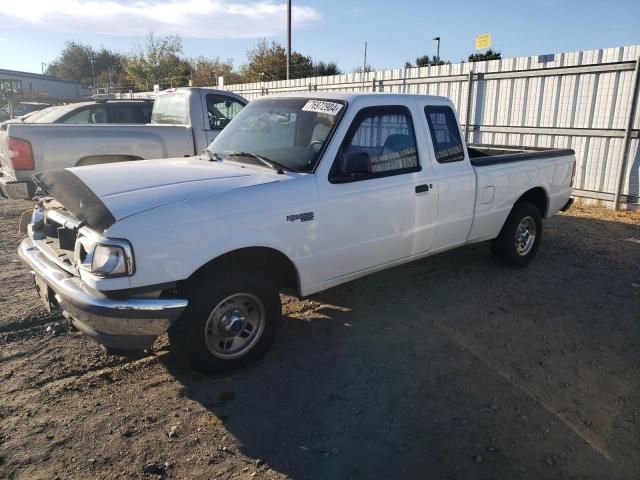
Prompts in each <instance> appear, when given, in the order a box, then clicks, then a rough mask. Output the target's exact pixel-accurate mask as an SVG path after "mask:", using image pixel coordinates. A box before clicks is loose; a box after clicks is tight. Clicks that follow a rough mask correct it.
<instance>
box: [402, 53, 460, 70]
mask: <svg viewBox="0 0 640 480" xmlns="http://www.w3.org/2000/svg"><path fill="white" fill-rule="evenodd" d="M446 63H450V62H444V61H443V60H442V59H441V58H440V57H435V56H434V57H429V55H423V56H421V57H418V58H416V67H429V66H432V67H435V66H436V65H444V64H446ZM412 66H413V65H411V64H410V63H409V62H406V63H405V67H407V68H409V67H412Z"/></svg>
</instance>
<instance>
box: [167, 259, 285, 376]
mask: <svg viewBox="0 0 640 480" xmlns="http://www.w3.org/2000/svg"><path fill="white" fill-rule="evenodd" d="M234 270H235V271H234ZM187 290H188V291H187V297H188V299H189V305H188V306H187V308H186V309H185V311H184V312H183V314H182V315H181V316H180V318H179V319H178V320H177V321H176V322H175V323H174V324H173V325H172V326H171V328H170V329H169V332H168V333H169V340H170V341H171V346H172V348H173V350H174V352H175V353H176V356H177V357H178V358H179V359H180V360H182V361H183V362H184V363H186V364H187V365H188V366H190V367H191V368H192V369H194V370H196V371H198V372H200V373H204V374H216V373H222V372H225V371H229V370H234V369H237V368H241V367H244V366H246V365H248V364H250V363H253V362H255V361H257V360H258V359H260V358H261V357H262V356H263V355H264V354H265V353H266V352H267V350H268V349H269V347H270V346H271V344H272V343H273V341H274V339H275V337H276V334H277V333H278V330H279V329H280V326H281V325H282V305H281V303H280V295H279V294H278V289H277V288H276V285H275V284H274V283H273V281H271V279H269V278H268V277H267V276H265V275H264V274H263V273H261V272H259V271H257V270H251V269H238V268H237V267H233V266H231V265H229V266H228V268H225V269H224V271H222V270H219V269H218V270H214V271H208V272H206V271H205V272H204V273H203V274H201V275H198V276H197V277H196V278H194V279H192V281H190V282H189V285H188V286H187ZM240 293H242V294H248V295H251V296H253V297H254V298H253V300H252V299H249V300H250V301H254V302H255V305H254V308H257V309H258V310H260V309H261V308H262V310H263V313H264V323H263V327H262V332H261V333H259V334H257V335H258V338H257V339H256V340H255V344H253V345H250V346H249V345H248V346H247V348H248V349H247V351H246V352H244V353H242V354H241V355H240V356H238V357H236V358H220V355H223V354H225V355H226V353H220V352H217V355H216V354H214V353H213V352H212V350H211V348H213V349H221V345H222V343H220V342H216V341H214V340H213V339H215V338H217V337H212V336H210V335H209V336H208V335H205V328H206V326H207V322H208V321H209V316H210V315H211V313H212V312H213V310H214V309H215V308H216V307H219V305H220V303H221V302H222V301H223V300H225V299H228V298H229V297H230V296H234V295H239V294H240ZM237 298H247V297H240V296H238V297H235V298H234V299H233V300H232V303H233V301H235V300H236V299H237ZM256 299H257V300H256ZM225 305H226V304H225ZM241 305H242V302H239V303H238V306H241ZM242 308H244V307H242ZM220 311H224V309H222V308H220ZM245 313H246V312H245ZM223 318H224V316H223ZM242 323H243V326H242V328H243V331H241V332H240V333H239V334H235V336H234V334H233V332H225V333H226V334H229V335H232V336H234V339H233V341H232V344H233V343H234V342H235V341H236V340H238V341H239V342H243V341H246V340H244V339H241V338H240V337H241V336H242V334H243V333H245V330H244V328H245V326H244V325H245V324H244V322H242ZM215 325H217V326H218V328H215ZM221 325H222V320H219V321H217V322H216V321H213V320H212V322H211V323H210V324H209V327H208V328H209V329H210V330H209V331H214V332H217V334H218V335H219V333H218V332H220V331H221V330H222V327H221ZM247 328H248V327H247ZM236 337H237V338H236ZM207 338H208V339H209V340H210V343H209V346H208V344H207ZM221 342H224V340H221ZM212 344H213V346H211V345H212Z"/></svg>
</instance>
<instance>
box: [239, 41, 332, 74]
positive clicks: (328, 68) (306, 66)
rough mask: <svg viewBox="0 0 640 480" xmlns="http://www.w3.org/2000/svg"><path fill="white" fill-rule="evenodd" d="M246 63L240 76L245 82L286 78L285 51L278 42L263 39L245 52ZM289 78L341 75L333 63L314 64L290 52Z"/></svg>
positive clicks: (306, 58)
mask: <svg viewBox="0 0 640 480" xmlns="http://www.w3.org/2000/svg"><path fill="white" fill-rule="evenodd" d="M247 60H248V61H247V63H246V64H245V65H243V66H242V68H241V69H240V74H241V75H242V77H243V78H244V79H245V81H247V82H269V81H272V80H283V79H285V78H287V51H286V50H285V49H284V47H283V46H282V45H280V44H279V43H278V42H271V43H270V44H269V43H267V41H266V40H265V39H260V40H258V44H257V45H256V46H255V47H254V48H253V49H251V50H249V51H248V52H247ZM289 73H290V78H307V77H312V76H322V75H338V74H340V73H342V72H341V71H340V69H339V68H338V65H337V64H336V63H335V62H323V61H319V62H314V61H313V59H312V58H311V57H310V56H308V55H303V54H302V53H300V52H296V51H293V52H291V65H290V72H289Z"/></svg>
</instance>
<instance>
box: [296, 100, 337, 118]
mask: <svg viewBox="0 0 640 480" xmlns="http://www.w3.org/2000/svg"><path fill="white" fill-rule="evenodd" d="M341 108H342V104H340V103H334V102H325V101H324V100H309V101H308V102H307V103H306V104H305V106H304V107H302V110H303V111H305V112H316V113H328V114H329V115H337V113H338V112H339V111H340V109H341Z"/></svg>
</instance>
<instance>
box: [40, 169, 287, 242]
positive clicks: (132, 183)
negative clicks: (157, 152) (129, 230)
mask: <svg viewBox="0 0 640 480" xmlns="http://www.w3.org/2000/svg"><path fill="white" fill-rule="evenodd" d="M279 177H283V175H278V174H277V173H276V172H272V171H270V170H267V169H262V168H253V167H247V168H244V167H243V166H240V165H237V164H233V163H226V162H210V161H206V160H203V159H201V158H200V157H191V158H176V159H166V160H142V161H132V162H122V163H110V164H104V165H92V166H86V167H76V168H67V169H61V170H51V171H47V172H42V173H39V174H36V175H35V176H34V178H35V180H36V182H37V183H38V184H39V185H41V186H42V187H43V188H44V189H45V191H46V192H47V193H48V194H49V195H51V196H52V197H54V198H55V199H56V200H57V201H58V202H60V203H61V204H62V205H63V206H64V207H65V208H67V209H68V210H69V211H70V212H71V213H73V214H74V215H75V216H76V217H77V218H78V219H79V220H82V221H85V222H86V223H87V224H88V225H89V226H90V227H92V228H94V229H96V230H100V231H104V230H106V229H107V228H109V227H110V226H111V225H112V224H113V223H115V222H116V221H118V220H121V219H123V218H125V217H128V216H130V215H134V214H136V213H140V212H143V211H145V210H150V209H152V208H157V207H161V206H163V205H169V204H172V203H176V202H181V201H184V200H189V199H193V198H198V197H203V196H208V195H214V194H218V193H222V192H226V191H229V190H234V189H237V188H244V187H249V186H253V185H260V184H264V183H271V182H274V181H278V180H280V179H281V178H279Z"/></svg>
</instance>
